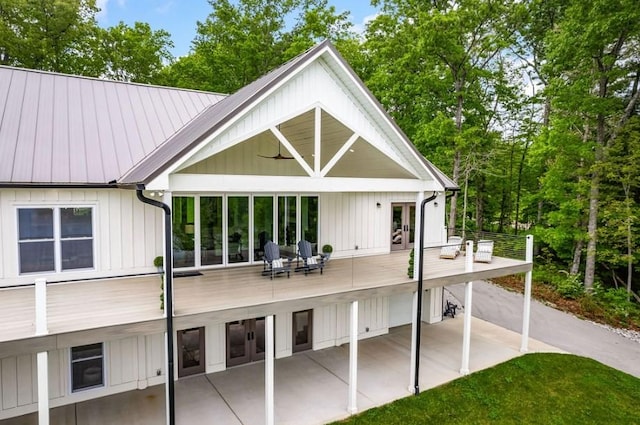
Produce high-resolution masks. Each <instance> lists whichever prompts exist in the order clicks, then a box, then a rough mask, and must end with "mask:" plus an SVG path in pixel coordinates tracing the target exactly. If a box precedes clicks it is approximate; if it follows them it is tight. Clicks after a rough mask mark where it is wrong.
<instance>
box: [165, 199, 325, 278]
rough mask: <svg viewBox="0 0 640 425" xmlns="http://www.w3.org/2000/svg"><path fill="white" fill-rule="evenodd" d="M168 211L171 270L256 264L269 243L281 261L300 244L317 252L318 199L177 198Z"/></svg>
mask: <svg viewBox="0 0 640 425" xmlns="http://www.w3.org/2000/svg"><path fill="white" fill-rule="evenodd" d="M172 206H173V209H172V216H173V264H174V267H175V268H198V267H205V266H216V265H226V264H238V263H252V262H260V261H262V257H263V255H264V245H265V243H266V242H267V241H269V240H271V241H273V242H275V243H277V244H278V245H279V246H280V254H281V255H282V256H283V257H286V256H288V257H292V258H293V257H295V256H296V254H297V244H298V241H300V240H303V239H304V240H307V241H309V242H310V243H311V246H312V247H313V250H314V254H315V253H316V252H317V250H318V243H319V241H318V221H319V211H318V197H317V196H301V195H281V196H277V195H255V196H249V195H242V196H240V195H237V196H236V195H233V196H225V195H218V196H208V195H202V196H200V195H192V196H176V197H174V198H173V203H172Z"/></svg>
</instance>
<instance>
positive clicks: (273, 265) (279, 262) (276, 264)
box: [271, 258, 283, 269]
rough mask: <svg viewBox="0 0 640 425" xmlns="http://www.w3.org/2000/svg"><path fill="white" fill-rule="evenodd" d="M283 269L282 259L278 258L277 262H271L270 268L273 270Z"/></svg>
mask: <svg viewBox="0 0 640 425" xmlns="http://www.w3.org/2000/svg"><path fill="white" fill-rule="evenodd" d="M282 267H283V264H282V258H278V259H277V260H273V261H272V262H271V268H273V269H281V268H282Z"/></svg>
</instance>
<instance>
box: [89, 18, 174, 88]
mask: <svg viewBox="0 0 640 425" xmlns="http://www.w3.org/2000/svg"><path fill="white" fill-rule="evenodd" d="M171 47H173V42H172V41H171V39H170V35H169V33H168V32H166V31H164V30H158V31H153V30H152V29H151V27H150V26H149V24H146V23H141V22H136V23H135V24H134V26H133V27H130V26H128V25H126V24H124V23H123V22H120V23H119V24H118V25H116V26H114V27H110V28H106V29H103V30H101V31H100V44H99V47H98V54H99V56H100V63H102V64H104V65H103V66H104V71H103V73H102V75H101V76H103V77H106V78H109V79H111V80H119V81H135V82H147V83H148V82H152V81H154V79H155V78H156V77H157V76H158V74H159V73H160V71H161V70H162V68H163V67H164V66H165V63H168V62H169V61H171V60H172V58H173V56H172V55H171V52H170V51H169V49H170V48H171Z"/></svg>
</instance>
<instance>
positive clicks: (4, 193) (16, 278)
mask: <svg viewBox="0 0 640 425" xmlns="http://www.w3.org/2000/svg"><path fill="white" fill-rule="evenodd" d="M69 206H70V207H73V206H90V207H93V208H94V213H93V225H94V235H93V237H94V249H95V252H94V262H95V264H94V269H93V270H75V271H74V270H70V271H65V272H61V273H32V274H27V275H22V276H20V275H19V273H18V227H17V226H18V215H17V209H18V208H20V207H32V208H36V207H69ZM163 233H164V227H163V217H162V211H161V210H160V209H159V208H155V207H152V206H150V205H146V204H143V203H142V202H140V201H139V200H138V199H137V198H136V193H135V191H133V190H121V189H96V190H80V189H72V190H62V189H41V190H26V189H24V190H23V189H20V190H10V189H1V190H0V241H1V242H0V244H1V248H2V255H1V256H0V287H2V286H10V285H17V284H26V283H31V282H33V281H34V279H35V278H37V277H45V278H47V279H48V280H49V281H63V280H73V279H91V278H100V277H107V276H120V275H129V274H139V273H149V272H153V271H155V267H153V259H154V258H155V257H156V256H158V255H161V254H162V237H163Z"/></svg>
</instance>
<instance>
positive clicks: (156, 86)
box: [0, 65, 229, 97]
mask: <svg viewBox="0 0 640 425" xmlns="http://www.w3.org/2000/svg"><path fill="white" fill-rule="evenodd" d="M2 69H8V70H12V71H21V72H27V73H37V74H45V75H53V76H58V77H65V78H70V79H82V80H92V81H99V82H103V83H114V84H125V85H129V86H139V87H147V88H158V89H163V90H175V91H183V92H191V93H202V94H211V95H215V96H224V97H227V96H229V93H218V92H212V91H205V90H196V89H188V88H182V87H171V86H161V85H158V84H148V83H137V82H134V81H119V80H110V79H108V78H99V77H89V76H87V75H76V74H67V73H64V72H55V71H45V70H42V69H31V68H20V67H18V66H9V65H0V70H2Z"/></svg>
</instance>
